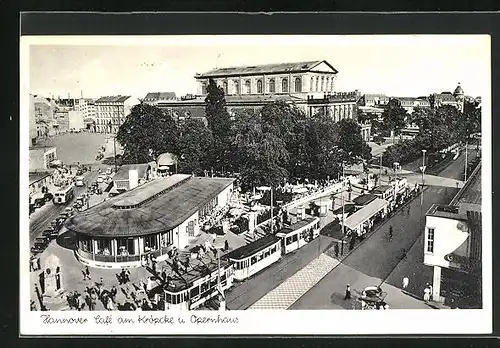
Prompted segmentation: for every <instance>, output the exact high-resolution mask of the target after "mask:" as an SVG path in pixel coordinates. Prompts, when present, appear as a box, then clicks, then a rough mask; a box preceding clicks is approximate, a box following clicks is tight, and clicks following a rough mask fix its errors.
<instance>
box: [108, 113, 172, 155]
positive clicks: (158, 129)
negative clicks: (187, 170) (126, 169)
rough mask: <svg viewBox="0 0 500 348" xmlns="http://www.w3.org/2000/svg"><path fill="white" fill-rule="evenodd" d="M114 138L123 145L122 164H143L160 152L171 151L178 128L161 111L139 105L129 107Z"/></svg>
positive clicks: (170, 118)
mask: <svg viewBox="0 0 500 348" xmlns="http://www.w3.org/2000/svg"><path fill="white" fill-rule="evenodd" d="M116 138H117V140H118V142H119V143H120V144H121V145H122V146H123V150H124V152H123V156H122V160H123V163H144V162H149V161H154V160H156V158H157V157H158V156H159V155H160V154H162V153H164V152H174V150H175V144H176V143H177V141H178V128H177V125H176V123H175V121H174V120H173V119H172V117H170V116H169V115H167V114H166V113H165V112H163V111H162V110H161V109H159V108H157V107H156V106H152V105H149V104H144V103H141V104H138V105H136V106H134V107H133V108H132V110H131V112H130V115H128V116H127V119H126V120H125V122H124V123H123V124H122V125H121V126H120V128H119V130H118V133H117V135H116Z"/></svg>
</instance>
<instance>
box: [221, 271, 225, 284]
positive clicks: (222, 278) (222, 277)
mask: <svg viewBox="0 0 500 348" xmlns="http://www.w3.org/2000/svg"><path fill="white" fill-rule="evenodd" d="M224 280H226V273H224V274H222V275H221V276H220V281H221V282H222V281H224Z"/></svg>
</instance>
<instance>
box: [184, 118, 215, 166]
mask: <svg viewBox="0 0 500 348" xmlns="http://www.w3.org/2000/svg"><path fill="white" fill-rule="evenodd" d="M179 128H180V129H179V131H180V137H179V141H178V143H177V145H176V155H177V158H179V168H178V170H179V172H180V173H195V174H201V173H202V172H203V171H204V170H208V169H210V167H211V166H210V163H209V162H208V160H209V150H210V146H211V144H212V143H213V137H212V132H211V131H210V129H209V128H208V127H207V126H206V125H205V124H204V123H203V122H202V121H201V120H198V119H187V120H186V121H184V122H182V123H181V124H180V125H179Z"/></svg>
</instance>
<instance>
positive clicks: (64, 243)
mask: <svg viewBox="0 0 500 348" xmlns="http://www.w3.org/2000/svg"><path fill="white" fill-rule="evenodd" d="M56 242H57V244H58V245H59V246H61V247H63V248H65V249H70V250H76V235H75V233H74V232H73V231H69V230H67V231H65V232H63V233H62V234H60V235H59V236H58V237H57V239H56Z"/></svg>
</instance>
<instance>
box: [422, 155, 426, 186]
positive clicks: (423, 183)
mask: <svg viewBox="0 0 500 348" xmlns="http://www.w3.org/2000/svg"><path fill="white" fill-rule="evenodd" d="M426 152H427V150H422V154H423V157H422V168H421V170H422V188H424V185H425V176H424V175H425V174H424V173H425V153H426Z"/></svg>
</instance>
